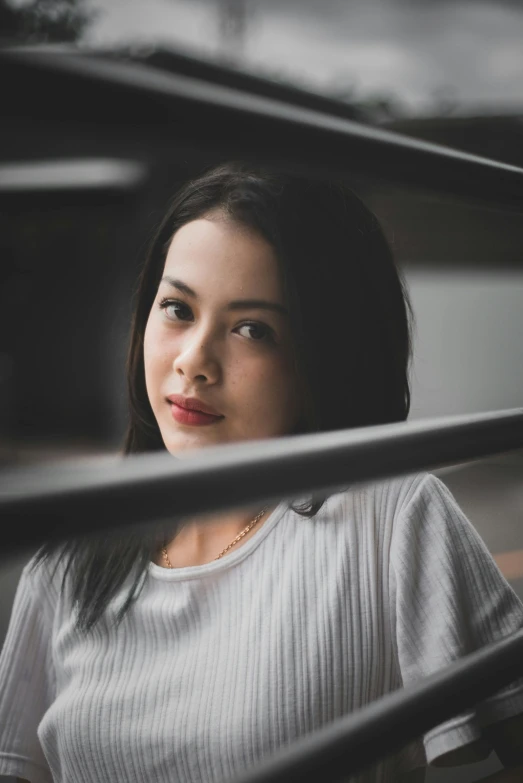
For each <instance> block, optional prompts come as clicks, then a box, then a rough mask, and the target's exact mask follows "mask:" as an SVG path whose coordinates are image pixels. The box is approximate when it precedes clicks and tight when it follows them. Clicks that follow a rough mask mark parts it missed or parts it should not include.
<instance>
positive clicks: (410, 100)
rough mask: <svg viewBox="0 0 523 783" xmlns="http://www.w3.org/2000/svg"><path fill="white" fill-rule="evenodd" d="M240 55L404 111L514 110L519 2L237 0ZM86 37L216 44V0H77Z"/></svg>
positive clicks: (518, 86)
mask: <svg viewBox="0 0 523 783" xmlns="http://www.w3.org/2000/svg"><path fill="white" fill-rule="evenodd" d="M245 1H246V7H247V10H248V19H247V26H246V30H245V35H244V37H243V45H242V52H241V63H242V64H244V65H245V67H247V68H249V69H252V70H254V71H256V72H260V71H261V72H265V73H274V74H280V75H281V76H283V77H285V78H287V79H288V80H289V81H293V82H296V83H299V84H301V85H303V86H308V87H311V88H313V89H315V90H320V91H326V90H328V91H330V90H332V89H334V88H339V89H340V90H347V91H351V90H352V91H354V92H355V94H356V95H357V96H367V95H369V94H377V93H380V92H381V93H384V94H387V95H391V96H395V97H396V98H397V99H399V100H401V102H402V103H403V104H404V106H405V108H406V109H407V110H409V111H412V112H414V113H420V112H430V110H431V108H432V107H434V106H435V105H436V104H437V103H438V102H441V101H447V100H449V101H454V102H455V103H456V104H457V106H458V107H459V109H458V110H459V111H463V112H467V113H468V112H474V111H476V110H477V111H484V110H487V111H496V110H500V111H515V112H518V111H521V112H522V114H523V78H522V76H523V3H521V4H520V3H518V2H516V1H515V0H514V2H508V1H507V0H452V1H451V0H245ZM87 2H88V3H90V5H91V6H92V7H94V8H96V9H98V16H97V19H96V20H95V22H94V23H93V25H92V27H91V29H90V31H89V32H88V34H87V37H86V42H87V43H91V44H116V43H118V44H121V43H125V44H128V43H142V44H149V43H159V44H164V45H169V46H174V47H176V48H183V49H185V50H187V51H189V52H192V53H196V54H198V53H201V54H204V55H206V56H210V57H212V58H215V57H220V56H221V54H222V53H223V38H222V37H221V36H220V34H219V29H220V28H219V24H218V18H219V15H218V12H217V7H218V6H219V0H147V1H146V2H145V1H144V0H87Z"/></svg>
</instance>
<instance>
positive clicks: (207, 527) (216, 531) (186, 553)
mask: <svg viewBox="0 0 523 783" xmlns="http://www.w3.org/2000/svg"><path fill="white" fill-rule="evenodd" d="M272 509H273V507H271V508H268V509H267V510H266V511H265V513H264V514H263V516H262V517H261V518H260V519H259V520H258V522H257V523H256V524H255V525H254V526H253V527H252V528H251V530H249V532H248V533H246V534H245V535H244V536H243V537H242V538H241V539H240V541H238V542H237V543H236V544H234V546H233V547H231V549H230V550H229V551H230V552H234V551H236V549H238V548H239V547H241V546H243V545H244V544H245V543H246V542H247V541H248V540H249V539H250V538H252V536H253V535H255V534H256V533H257V531H258V530H259V529H260V527H261V526H262V525H263V523H264V522H265V521H266V519H267V518H268V516H269V515H270V513H271V512H272ZM260 510H261V509H260V508H259V507H258V508H250V509H243V510H237V511H234V512H230V513H224V514H219V515H216V514H213V516H212V517H211V516H206V517H198V518H192V519H190V520H187V521H185V522H184V524H183V526H182V527H181V529H180V530H179V531H178V533H177V534H176V536H175V538H173V539H172V541H170V542H169V543H168V544H167V545H166V547H165V549H166V551H167V556H168V558H169V561H170V563H171V565H172V567H173V568H187V567H188V566H196V565H203V564H204V563H210V562H212V561H213V560H215V558H216V557H217V556H218V555H219V554H220V552H222V551H223V550H224V549H225V547H227V546H228V545H229V544H230V543H232V541H234V539H235V538H236V536H238V535H239V534H240V533H241V532H243V530H245V528H246V527H247V526H248V525H249V523H250V522H252V521H253V519H254V518H255V517H256V515H257V514H258V513H259V512H260ZM227 554H229V553H227ZM226 556H227V555H225V557H226ZM156 562H157V563H158V564H159V565H162V566H165V565H166V563H165V559H164V556H163V554H162V552H160V553H159V556H158V558H157V561H156Z"/></svg>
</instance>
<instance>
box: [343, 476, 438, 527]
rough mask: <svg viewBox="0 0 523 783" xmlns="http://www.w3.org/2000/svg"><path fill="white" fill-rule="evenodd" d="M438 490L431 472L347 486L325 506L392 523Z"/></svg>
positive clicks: (436, 479) (436, 480)
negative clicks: (328, 505)
mask: <svg viewBox="0 0 523 783" xmlns="http://www.w3.org/2000/svg"><path fill="white" fill-rule="evenodd" d="M441 487H443V484H442V483H441V481H440V480H439V479H438V478H436V476H434V475H433V474H431V473H427V472H418V473H409V474H405V475H402V476H396V477H392V478H387V479H379V480H374V481H366V482H362V483H359V484H353V485H350V486H348V487H346V488H344V489H342V490H340V491H339V492H338V493H336V494H335V495H332V496H331V497H330V498H329V501H328V503H329V504H330V508H331V509H333V508H334V507H336V506H338V507H341V508H343V509H344V510H345V511H346V512H347V513H350V514H351V515H352V516H362V515H366V516H368V515H371V516H372V517H373V518H381V519H383V520H386V521H387V522H391V523H393V522H394V520H395V519H396V518H397V517H398V516H399V515H400V514H402V513H403V512H405V511H409V512H410V511H411V510H412V509H414V508H415V507H416V506H417V505H419V504H423V503H424V502H426V499H427V497H429V496H431V495H432V494H434V493H438V492H440V491H441V489H440V488H441Z"/></svg>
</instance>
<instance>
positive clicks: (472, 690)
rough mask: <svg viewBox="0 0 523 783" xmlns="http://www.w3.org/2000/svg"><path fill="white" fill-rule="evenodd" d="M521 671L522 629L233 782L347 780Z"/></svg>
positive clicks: (302, 740) (307, 738) (326, 782)
mask: <svg viewBox="0 0 523 783" xmlns="http://www.w3.org/2000/svg"><path fill="white" fill-rule="evenodd" d="M522 675H523V631H518V633H517V634H515V635H514V636H511V637H509V638H506V639H504V640H502V641H501V642H498V643H497V644H495V645H492V646H490V647H486V648H483V649H482V650H479V651H477V652H475V653H473V654H472V655H468V656H467V657H465V658H461V659H460V660H459V661H456V662H455V663H453V664H451V665H450V666H449V667H448V668H446V669H444V670H443V671H441V672H437V673H435V674H433V675H431V676H429V677H427V678H425V679H424V680H423V681H422V682H420V683H419V684H418V685H415V686H411V687H408V688H405V689H404V690H400V691H395V692H394V693H391V694H388V695H387V696H384V697H383V698H382V699H380V700H379V701H376V702H374V703H373V704H370V705H369V706H368V707H364V708H362V709H360V710H357V711H356V712H355V713H352V714H350V715H347V716H346V717H344V718H341V719H340V720H338V721H336V722H335V723H332V724H331V725H329V726H324V727H323V728H322V729H319V730H318V731H316V732H314V733H313V734H311V735H309V736H305V737H302V738H300V739H299V740H298V741H297V742H296V743H294V744H293V745H291V746H289V747H288V748H286V749H284V750H282V751H280V752H279V753H278V754H277V755H276V756H275V757H274V758H271V759H269V760H267V761H265V762H261V764H260V765H259V766H258V767H257V768H256V769H255V770H253V771H252V772H250V773H247V774H245V775H243V776H242V777H239V778H237V780H235V783H318V781H319V780H321V781H323V782H324V783H335V781H341V780H346V779H347V777H348V776H349V775H355V774H356V773H358V772H361V771H362V770H363V769H364V768H365V767H368V766H370V765H372V764H374V763H376V762H378V761H379V760H380V759H382V758H385V757H386V756H387V755H389V754H390V753H393V752H394V751H396V750H399V749H400V748H401V747H402V746H404V745H406V744H407V743H408V742H410V741H412V740H414V739H416V738H417V737H420V736H421V735H422V734H424V733H425V732H427V731H429V730H430V729H432V728H434V727H435V726H438V725H439V724H440V723H443V722H444V721H446V720H449V719H450V718H452V717H454V716H455V715H458V714H459V713H461V712H463V711H465V710H467V709H469V708H471V707H474V706H475V705H477V704H478V703H479V702H481V701H483V700H484V699H486V698H487V697H489V696H491V695H493V694H494V693H495V692H496V691H498V690H499V689H501V688H503V687H505V686H507V685H509V684H510V683H512V682H513V681H514V680H516V679H518V678H519V677H521V676H522ZM521 685H522V687H523V683H521Z"/></svg>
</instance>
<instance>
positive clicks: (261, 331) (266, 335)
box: [238, 323, 272, 342]
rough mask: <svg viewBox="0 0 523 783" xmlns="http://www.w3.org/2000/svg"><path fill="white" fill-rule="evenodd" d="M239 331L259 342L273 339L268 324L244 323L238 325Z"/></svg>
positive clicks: (243, 335)
mask: <svg viewBox="0 0 523 783" xmlns="http://www.w3.org/2000/svg"><path fill="white" fill-rule="evenodd" d="M242 330H243V332H242ZM238 332H239V333H240V334H242V337H249V338H250V339H251V340H256V341H258V342H261V341H262V340H271V339H272V331H271V330H270V329H269V327H268V326H264V325H263V324H257V323H250V324H242V325H241V326H239V327H238Z"/></svg>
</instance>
